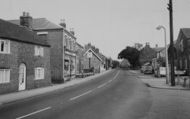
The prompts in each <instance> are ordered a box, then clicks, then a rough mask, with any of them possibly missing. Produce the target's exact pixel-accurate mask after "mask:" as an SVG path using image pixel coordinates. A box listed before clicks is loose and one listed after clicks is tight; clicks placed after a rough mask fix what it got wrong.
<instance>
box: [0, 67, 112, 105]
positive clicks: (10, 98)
mask: <svg viewBox="0 0 190 119" xmlns="http://www.w3.org/2000/svg"><path fill="white" fill-rule="evenodd" d="M110 71H112V70H108V71H105V72H102V73H100V74H96V75H93V76H89V77H86V78H76V79H72V80H71V81H68V82H65V83H62V84H53V85H52V86H48V87H43V88H37V89H31V90H25V91H21V92H13V93H9V94H3V95H0V106H1V105H2V104H5V103H10V102H14V101H18V100H21V99H25V98H30V97H33V96H38V95H40V94H44V93H48V92H52V91H55V90H59V89H63V88H66V87H70V86H73V85H76V84H80V83H83V82H87V81H89V80H93V79H95V78H98V77H100V76H102V75H104V74H107V73H108V72H110Z"/></svg>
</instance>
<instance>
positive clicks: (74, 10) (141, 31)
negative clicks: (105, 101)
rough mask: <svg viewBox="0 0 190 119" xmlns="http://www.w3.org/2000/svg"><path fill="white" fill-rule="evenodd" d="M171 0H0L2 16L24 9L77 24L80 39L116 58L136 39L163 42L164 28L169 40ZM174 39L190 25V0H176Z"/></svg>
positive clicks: (13, 16)
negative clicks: (168, 5) (169, 5)
mask: <svg viewBox="0 0 190 119" xmlns="http://www.w3.org/2000/svg"><path fill="white" fill-rule="evenodd" d="M168 1H169V0H0V2H1V4H0V18H1V19H4V20H10V19H18V18H19V17H20V16H21V15H22V12H23V11H25V12H29V13H30V15H31V16H32V17H33V18H47V19H48V20H50V21H52V22H54V23H56V24H59V23H60V19H65V21H66V24H67V29H70V28H74V30H75V34H76V37H77V42H79V43H80V44H81V45H85V44H87V43H91V44H92V45H95V46H96V47H97V48H99V49H100V52H102V53H103V54H104V55H105V56H107V57H111V58H112V59H117V55H118V53H119V52H120V51H121V50H122V49H124V48H125V47H126V46H133V45H134V43H142V44H143V45H145V43H146V42H149V43H150V45H151V47H155V45H156V44H158V46H160V47H162V46H164V32H163V30H159V31H158V30H156V27H157V26H158V25H163V26H164V27H165V28H166V29H167V42H168V43H169V12H168V10H167V3H168ZM173 9H174V13H173V15H174V21H173V22H174V40H176V39H177V36H178V32H179V29H180V28H190V14H189V11H190V0H173Z"/></svg>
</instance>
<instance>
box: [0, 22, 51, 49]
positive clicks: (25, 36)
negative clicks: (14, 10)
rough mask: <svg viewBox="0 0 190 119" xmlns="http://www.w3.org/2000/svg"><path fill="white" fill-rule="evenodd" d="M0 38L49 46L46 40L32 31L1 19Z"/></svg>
mask: <svg viewBox="0 0 190 119" xmlns="http://www.w3.org/2000/svg"><path fill="white" fill-rule="evenodd" d="M0 38H6V39H10V40H14V41H19V42H25V43H30V44H37V45H42V46H48V47H49V45H48V43H47V42H46V40H45V39H42V38H40V37H38V36H37V35H36V34H35V33H34V32H33V31H32V30H30V29H28V28H26V27H23V26H19V25H16V24H13V23H10V22H8V21H5V20H2V19H0Z"/></svg>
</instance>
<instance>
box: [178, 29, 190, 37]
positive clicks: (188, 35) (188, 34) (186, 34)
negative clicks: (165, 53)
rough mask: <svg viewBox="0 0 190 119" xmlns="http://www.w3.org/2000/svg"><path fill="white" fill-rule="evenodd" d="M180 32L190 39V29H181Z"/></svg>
mask: <svg viewBox="0 0 190 119" xmlns="http://www.w3.org/2000/svg"><path fill="white" fill-rule="evenodd" d="M180 30H181V31H182V32H183V34H184V35H185V36H186V37H187V38H190V28H181V29H180Z"/></svg>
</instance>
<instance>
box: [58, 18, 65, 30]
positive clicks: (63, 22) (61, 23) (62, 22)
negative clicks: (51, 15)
mask: <svg viewBox="0 0 190 119" xmlns="http://www.w3.org/2000/svg"><path fill="white" fill-rule="evenodd" d="M59 25H61V26H62V27H63V28H66V23H65V19H61V22H60V24H59Z"/></svg>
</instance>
